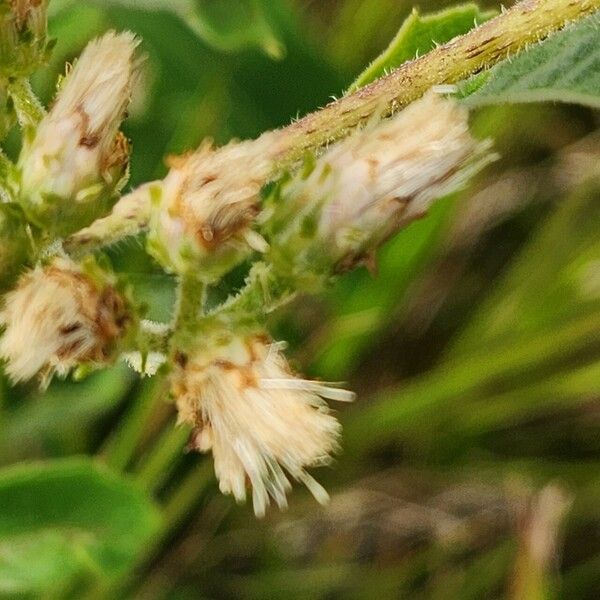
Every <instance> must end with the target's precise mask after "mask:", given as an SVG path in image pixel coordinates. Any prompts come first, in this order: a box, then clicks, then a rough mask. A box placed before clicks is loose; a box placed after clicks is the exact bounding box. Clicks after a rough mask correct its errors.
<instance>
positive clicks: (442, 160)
mask: <svg viewBox="0 0 600 600" xmlns="http://www.w3.org/2000/svg"><path fill="white" fill-rule="evenodd" d="M489 146H490V144H489V141H483V142H482V141H478V140H476V139H475V138H473V137H472V135H471V134H470V132H469V127H468V113H467V110H466V109H465V108H463V107H460V106H459V105H458V104H457V103H455V102H453V101H450V100H447V99H445V98H442V97H441V96H439V95H438V94H436V93H433V92H430V93H428V94H426V95H425V97H424V98H422V99H421V100H418V101H416V102H414V103H413V104H411V105H410V106H408V107H407V108H406V109H404V110H403V111H401V112H399V113H398V114H396V115H395V116H393V117H391V118H390V119H388V120H386V121H383V122H380V123H376V124H369V125H367V126H366V127H365V128H364V129H363V130H362V131H360V132H358V133H356V134H354V135H352V136H350V137H349V138H347V139H346V140H343V141H341V142H340V143H338V144H336V145H334V146H332V147H331V148H330V149H329V150H328V151H327V152H326V153H325V154H324V155H323V156H321V157H320V158H318V159H317V160H316V161H312V162H308V163H307V164H305V166H304V168H303V169H301V170H299V171H298V172H297V173H296V174H295V175H294V176H292V177H291V178H289V179H285V180H283V182H282V183H281V185H280V187H279V188H276V189H275V191H274V192H273V193H272V195H271V197H270V198H269V200H268V202H267V207H266V208H265V210H264V212H263V215H262V220H263V221H264V222H265V228H266V230H267V231H268V237H267V239H268V240H269V244H270V248H271V251H270V255H269V258H270V259H271V260H272V261H273V262H275V263H276V264H277V265H278V267H279V269H280V271H281V272H282V273H285V274H286V276H287V277H290V274H291V276H293V277H295V278H296V279H299V280H302V281H306V279H307V278H306V277H305V275H306V274H307V273H313V274H315V275H317V276H318V278H317V285H319V281H320V280H321V278H322V277H325V278H329V276H330V275H331V273H332V272H341V271H344V270H347V269H348V268H350V267H352V266H355V265H356V264H359V263H360V262H365V261H366V262H368V261H370V260H371V256H372V253H373V251H374V250H375V249H376V248H377V246H378V245H380V244H381V243H382V242H383V241H385V240H386V239H387V238H388V237H390V236H391V235H393V234H394V233H396V232H397V231H398V230H400V229H401V228H403V227H405V226H406V225H408V224H409V223H410V222H411V221H413V220H414V219H417V218H420V217H422V216H424V215H425V214H426V212H427V210H428V208H429V206H430V205H431V203H432V202H433V201H434V200H436V199H438V198H441V197H443V196H446V195H448V194H450V193H452V192H454V191H456V190H458V189H460V188H461V187H462V186H463V185H464V183H465V182H466V181H467V180H468V178H469V177H470V176H471V175H472V174H473V173H475V172H477V171H478V170H480V169H481V167H482V166H483V165H484V164H486V163H487V162H489V161H490V160H491V159H492V158H493V155H491V154H490V152H489Z"/></svg>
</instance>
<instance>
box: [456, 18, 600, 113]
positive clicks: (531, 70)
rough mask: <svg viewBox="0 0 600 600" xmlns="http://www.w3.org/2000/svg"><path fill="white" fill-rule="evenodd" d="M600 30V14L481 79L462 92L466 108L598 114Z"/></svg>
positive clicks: (465, 87) (487, 73)
mask: <svg viewBox="0 0 600 600" xmlns="http://www.w3.org/2000/svg"><path fill="white" fill-rule="evenodd" d="M599 28H600V13H598V12H597V13H594V14H593V15H591V16H590V17H588V18H586V19H583V20H581V21H579V22H577V23H575V24H573V25H570V26H569V27H567V28H565V29H563V30H562V31H560V32H558V33H555V34H554V35H552V36H551V37H550V38H548V39H547V40H545V41H543V42H541V43H540V44H536V45H535V46H532V47H531V48H530V49H528V50H527V51H525V52H522V53H520V54H518V55H517V56H515V57H514V58H513V59H511V60H506V61H504V62H502V63H500V64H498V65H496V66H495V67H493V68H492V69H490V71H488V72H486V73H483V74H481V75H476V76H475V77H474V78H471V79H469V80H467V81H466V82H465V83H464V84H463V85H462V86H461V95H462V96H464V97H466V99H465V100H464V102H465V103H466V104H467V105H468V106H484V105H488V104H499V103H504V102H512V103H515V102H569V103H576V104H583V105H586V106H591V107H594V108H599V107H600V45H599V44H598V29H599Z"/></svg>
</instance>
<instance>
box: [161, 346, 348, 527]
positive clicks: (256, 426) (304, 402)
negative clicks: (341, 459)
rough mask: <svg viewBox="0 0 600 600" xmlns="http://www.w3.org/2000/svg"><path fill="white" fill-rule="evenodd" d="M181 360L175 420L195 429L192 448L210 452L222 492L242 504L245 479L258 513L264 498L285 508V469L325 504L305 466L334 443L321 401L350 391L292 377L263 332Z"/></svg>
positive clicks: (321, 460)
mask: <svg viewBox="0 0 600 600" xmlns="http://www.w3.org/2000/svg"><path fill="white" fill-rule="evenodd" d="M180 362H181V363H182V365H183V366H180V367H179V369H178V371H177V372H176V375H175V380H174V386H173V389H174V393H175V395H176V398H177V407H178V410H179V418H180V421H183V422H187V423H190V424H191V425H192V426H193V427H194V434H193V437H192V441H191V445H192V446H193V447H194V448H196V449H198V450H202V451H208V450H212V453H213V457H214V461H215V473H216V475H217V478H218V479H219V483H220V489H221V491H222V492H223V493H226V494H233V496H234V497H235V498H236V500H238V501H243V500H245V498H246V482H247V481H249V483H250V485H251V487H252V500H253V504H254V511H255V513H256V514H257V515H258V516H262V515H264V513H265V510H266V508H267V506H268V505H269V498H272V499H273V500H274V501H275V502H276V503H277V504H278V506H279V507H281V508H283V507H285V506H286V505H287V500H286V494H287V491H288V490H289V489H290V487H291V485H290V482H289V480H288V477H287V475H286V472H287V474H289V475H291V477H292V478H294V479H296V480H297V481H300V482H302V483H304V484H305V485H306V486H307V487H308V488H309V490H310V491H311V493H312V494H313V495H314V496H315V498H316V499H317V500H318V501H319V502H325V501H327V499H328V496H327V492H326V491H325V490H324V489H323V488H322V487H321V486H320V485H319V484H318V483H317V482H316V481H315V480H314V479H313V478H312V477H311V476H310V475H309V474H308V473H307V471H306V469H307V468H308V467H312V466H318V465H323V464H327V463H328V462H329V461H330V459H331V455H332V454H333V453H334V452H335V451H336V449H337V447H338V437H339V434H340V425H339V423H338V421H337V420H336V419H335V418H334V417H333V416H332V415H331V414H329V410H328V408H327V405H326V404H325V402H324V400H323V399H322V398H323V397H334V398H336V399H342V400H351V399H352V394H350V393H349V392H345V391H343V390H339V389H336V388H329V387H327V386H325V385H321V384H318V383H316V382H310V381H303V380H300V379H298V378H296V377H294V375H293V374H292V373H291V371H290V369H289V367H288V365H287V362H286V360H285V358H284V357H283V355H282V354H281V351H280V348H279V347H278V345H277V344H272V343H269V342H268V341H267V340H266V339H265V338H264V337H261V336H255V337H251V338H235V339H233V340H232V341H231V342H229V343H228V344H226V345H224V346H220V347H219V348H218V349H216V350H214V351H213V352H212V353H211V354H201V355H198V356H197V357H194V358H189V359H187V360H186V361H180Z"/></svg>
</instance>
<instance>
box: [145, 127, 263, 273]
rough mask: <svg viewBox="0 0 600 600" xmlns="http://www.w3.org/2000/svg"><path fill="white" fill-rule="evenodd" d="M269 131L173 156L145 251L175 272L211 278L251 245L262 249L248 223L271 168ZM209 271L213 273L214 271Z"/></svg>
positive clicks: (260, 239)
mask: <svg viewBox="0 0 600 600" xmlns="http://www.w3.org/2000/svg"><path fill="white" fill-rule="evenodd" d="M273 144H274V141H273V134H265V135H263V136H261V137H260V138H258V139H256V140H252V141H247V142H242V143H231V144H229V145H227V146H224V147H223V148H219V149H214V148H212V146H211V144H210V143H205V144H203V145H202V146H201V147H200V149H199V150H198V151H196V152H194V153H192V154H189V155H186V156H182V157H177V158H172V159H171V160H170V167H171V170H170V171H169V174H168V175H167V177H166V178H165V179H164V181H163V182H162V183H161V194H160V198H159V201H158V202H157V203H156V206H155V210H154V216H153V220H152V223H151V227H150V236H149V250H150V252H151V253H152V254H153V255H154V256H155V257H156V258H157V260H159V261H160V262H161V263H162V264H163V265H164V266H165V267H167V268H168V269H170V270H171V271H174V272H177V273H183V272H186V271H188V270H194V271H197V270H198V268H199V267H201V268H202V273H203V275H204V276H205V277H206V278H208V279H211V278H216V277H218V276H220V275H222V274H223V272H224V271H226V270H227V269H228V266H229V265H230V264H232V263H234V262H235V261H236V260H238V257H239V256H240V254H241V255H245V254H247V252H248V251H249V250H250V249H255V250H259V251H264V250H265V245H264V240H263V239H262V238H261V237H260V236H259V235H258V234H257V233H256V232H254V231H252V230H251V229H250V227H249V225H250V223H251V222H252V220H253V219H254V217H255V216H256V214H257V213H258V202H259V193H260V190H261V187H262V186H263V185H264V184H265V182H266V181H267V180H268V178H269V176H270V175H271V173H272V170H273V159H272V156H273V153H274V145H273ZM213 269H214V271H213Z"/></svg>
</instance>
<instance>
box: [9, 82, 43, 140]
mask: <svg viewBox="0 0 600 600" xmlns="http://www.w3.org/2000/svg"><path fill="white" fill-rule="evenodd" d="M8 93H9V94H10V96H11V97H12V99H13V102H14V105H15V112H16V113H17V119H18V121H19V125H21V127H23V128H24V129H26V128H34V127H36V126H37V124H38V123H39V122H40V121H41V120H42V118H43V117H44V115H45V114H46V111H45V110H44V107H43V106H42V103H41V102H40V101H39V99H38V97H37V96H36V95H35V93H34V91H33V90H32V89H31V84H30V83H29V80H27V79H25V78H22V77H20V78H18V79H14V80H13V81H10V82H9V84H8Z"/></svg>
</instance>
